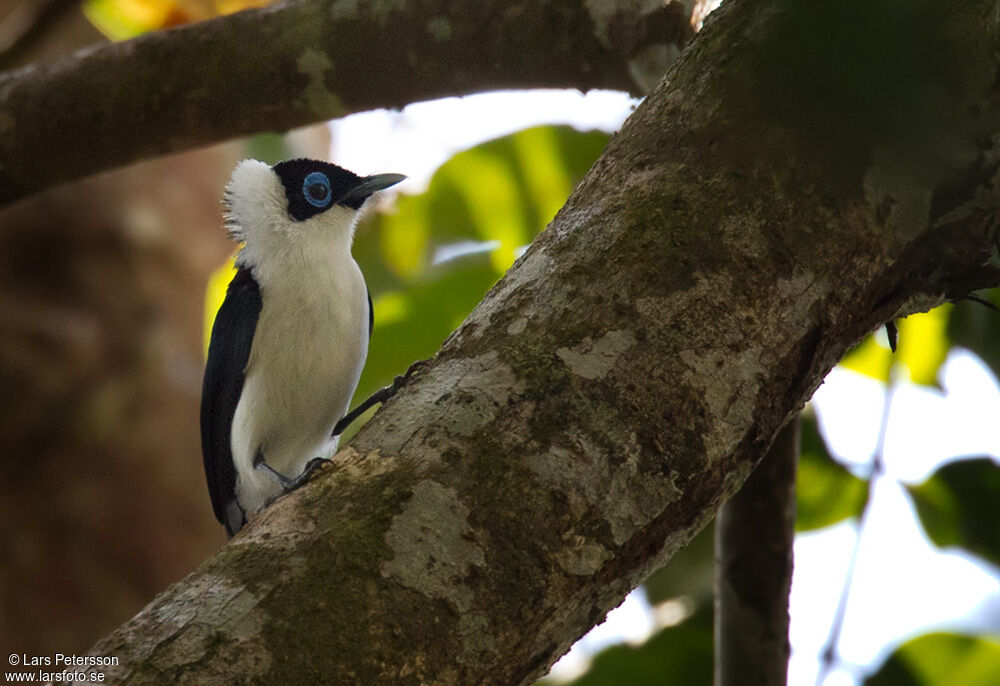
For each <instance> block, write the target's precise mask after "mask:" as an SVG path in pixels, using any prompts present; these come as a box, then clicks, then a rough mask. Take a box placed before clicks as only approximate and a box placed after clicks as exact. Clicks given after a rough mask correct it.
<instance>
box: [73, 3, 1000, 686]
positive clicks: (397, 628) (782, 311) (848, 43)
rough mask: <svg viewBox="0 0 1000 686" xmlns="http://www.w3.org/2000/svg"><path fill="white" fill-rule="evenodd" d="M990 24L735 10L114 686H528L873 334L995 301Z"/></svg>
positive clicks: (921, 9) (122, 644)
mask: <svg viewBox="0 0 1000 686" xmlns="http://www.w3.org/2000/svg"><path fill="white" fill-rule="evenodd" d="M998 12H1000V4H998V3H997V2H996V1H995V0H994V1H990V2H986V1H980V2H960V3H951V4H949V5H948V6H947V7H945V6H943V5H941V4H940V3H937V2H913V1H912V0H905V1H904V0H890V1H889V2H883V3H869V2H865V1H863V0H849V1H848V2H842V3H837V4H835V5H824V6H816V5H815V4H814V3H801V2H797V1H796V0H763V1H760V2H748V1H745V0H744V1H740V0H730V1H729V2H727V3H726V4H724V5H723V7H722V9H721V10H719V11H718V12H717V13H716V15H713V17H712V18H710V20H709V22H708V25H707V26H706V28H705V29H704V30H703V31H702V33H701V34H700V35H699V37H698V38H696V39H695V41H693V43H692V44H691V46H690V48H689V49H688V50H687V51H686V52H685V53H684V55H682V57H681V58H680V60H679V61H678V62H677V63H675V66H674V67H673V68H672V69H671V71H670V72H669V73H668V75H667V77H666V80H664V81H663V82H662V83H661V84H660V86H658V87H657V89H656V90H655V91H654V92H653V93H652V94H651V95H650V96H649V98H648V99H647V100H646V101H645V102H644V103H643V104H642V105H641V106H640V107H639V108H638V109H637V110H636V112H635V113H634V114H633V116H632V117H631V118H630V119H629V120H628V122H627V123H626V125H625V126H624V127H623V129H622V131H621V132H620V133H619V134H617V135H616V136H615V137H614V138H613V139H612V141H611V142H610V144H609V145H608V148H607V150H606V151H605V153H604V154H603V156H602V157H601V158H600V160H599V161H598V162H597V163H596V165H595V166H594V167H593V169H592V170H591V172H590V173H589V175H588V176H587V177H586V178H585V179H584V181H583V182H582V183H581V184H580V186H579V187H578V188H577V189H576V190H575V191H574V193H573V195H572V196H571V198H570V199H569V201H568V202H567V204H566V206H565V207H564V208H563V209H562V210H561V211H560V213H559V214H558V215H557V217H556V218H555V219H554V220H553V222H552V224H551V225H550V226H549V227H548V228H547V229H546V231H545V232H544V233H542V234H541V235H540V236H539V238H538V239H537V240H536V241H535V243H534V244H533V245H532V246H531V247H530V249H529V250H528V251H527V253H526V254H525V255H524V256H523V257H522V258H520V259H519V260H518V262H517V263H516V264H515V265H514V267H512V268H511V270H510V271H509V272H508V274H507V275H506V276H505V277H504V279H503V280H502V281H501V282H500V283H498V284H497V285H496V286H495V287H494V288H493V289H492V290H491V291H490V292H489V293H488V294H487V296H486V297H485V298H484V300H483V301H482V303H481V304H480V305H479V306H478V307H477V308H476V310H475V311H474V312H473V313H472V315H470V317H469V318H468V319H467V320H466V321H465V322H464V323H463V324H462V326H461V327H460V328H459V329H458V330H457V331H456V332H455V333H454V334H453V335H452V336H451V337H450V338H449V339H448V340H447V341H446V342H445V344H444V345H443V347H442V348H441V350H440V351H439V353H438V354H437V355H436V356H435V357H434V358H433V359H432V360H431V361H430V364H429V366H428V367H427V368H426V369H424V370H423V371H421V372H420V373H419V374H418V375H417V376H416V377H415V378H414V379H413V380H412V382H411V383H410V384H409V385H408V386H407V387H406V388H405V389H404V390H403V391H402V392H401V393H400V394H399V395H398V396H397V397H396V398H394V399H393V400H391V401H390V402H389V403H387V404H386V406H385V407H383V408H382V410H381V411H380V412H379V413H378V414H377V415H376V416H375V417H374V419H373V420H372V421H371V422H370V423H369V424H368V425H367V426H365V427H364V428H363V429H362V431H361V432H360V433H359V434H358V435H357V437H356V438H355V439H354V441H353V442H352V443H351V444H350V445H349V446H347V447H345V448H344V449H343V450H342V451H341V452H340V453H339V456H338V459H339V465H338V466H337V467H336V468H328V469H325V470H324V471H323V472H322V473H321V475H320V476H319V477H318V478H317V479H316V480H315V481H313V482H312V483H310V484H308V485H307V486H306V487H304V488H302V489H301V490H299V491H298V492H296V493H294V494H292V495H290V496H288V497H286V498H283V499H282V500H280V501H279V502H277V503H276V504H275V505H274V506H273V507H271V508H270V509H269V510H267V511H266V512H265V513H264V514H263V515H262V516H261V517H259V518H257V519H256V520H255V521H254V522H253V523H252V524H251V525H250V526H249V527H248V528H247V529H246V530H245V531H244V532H243V533H242V534H241V535H239V536H237V537H236V538H235V539H234V540H233V541H232V542H231V543H230V544H229V545H226V546H225V547H224V548H222V549H221V550H220V551H219V553H218V554H217V555H216V556H214V557H213V558H211V559H209V560H208V561H206V562H205V563H204V564H203V565H202V566H201V567H199V568H198V569H197V570H196V571H194V572H193V573H192V574H191V575H189V576H188V577H187V578H185V579H184V580H183V581H181V582H180V583H178V584H176V585H174V586H173V587H171V588H170V589H168V590H167V591H166V592H164V593H163V594H161V595H160V596H159V597H158V598H156V599H155V600H154V601H153V602H152V603H151V604H150V605H149V606H148V607H147V608H146V609H145V610H144V611H143V612H142V613H140V614H139V615H138V616H136V617H135V618H134V619H133V620H132V621H130V622H128V623H127V624H126V625H124V626H123V627H121V628H120V629H119V630H118V631H116V632H115V633H113V634H112V635H110V636H108V637H107V638H105V639H104V640H102V641H101V642H99V643H98V644H97V645H96V646H95V647H94V649H93V651H94V653H95V654H100V655H107V656H116V657H118V658H119V660H120V662H121V664H120V665H119V666H117V667H114V668H99V669H100V670H101V671H104V672H106V674H107V675H108V678H109V679H110V680H111V681H112V682H116V683H170V682H173V681H177V680H183V679H187V680H190V681H191V682H196V683H201V684H210V683H227V684H228V683H233V682H234V681H246V682H259V683H289V684H298V683H318V682H323V683H344V684H353V683H413V684H417V683H438V684H467V683H477V684H525V683H530V682H531V681H532V680H533V679H534V678H536V677H538V676H539V675H541V674H542V673H544V672H545V670H546V668H547V666H548V665H550V664H551V663H552V661H553V660H554V659H556V658H557V657H558V656H559V655H560V654H561V653H562V652H563V651H565V650H566V649H567V648H568V647H569V646H570V644H571V643H572V642H573V641H574V640H575V639H576V638H578V637H579V636H580V635H582V634H583V633H584V632H585V631H586V630H587V629H588V628H589V627H591V626H592V625H593V624H594V623H595V622H597V621H599V620H600V619H601V618H602V617H603V616H604V614H605V613H606V612H607V611H608V610H609V609H610V608H612V607H614V606H615V605H616V604H618V603H619V602H620V601H621V599H622V598H623V597H624V595H625V594H626V593H627V592H628V591H629V590H630V589H632V588H633V587H635V586H636V585H637V584H638V583H640V582H641V581H642V580H643V579H644V578H645V577H646V575H648V574H649V573H650V572H651V571H652V570H654V569H655V568H657V567H659V566H660V565H662V564H664V563H665V562H666V561H667V560H668V559H669V558H670V556H671V554H672V553H673V552H674V551H676V550H677V549H678V548H679V547H681V546H683V545H684V544H685V543H686V542H687V541H688V540H689V539H690V538H691V536H693V535H694V533H695V532H696V531H698V530H699V529H700V528H701V526H702V525H703V524H704V523H705V522H706V521H708V520H709V519H710V518H711V517H712V516H713V515H714V514H715V512H716V510H717V508H718V507H719V505H720V503H721V502H723V501H724V500H725V499H726V498H727V497H728V496H730V495H732V494H733V493H734V492H735V491H736V490H737V489H738V488H739V486H740V484H741V483H742V482H743V480H744V479H745V478H746V476H747V475H748V474H749V472H750V471H751V469H752V467H753V466H754V464H755V463H756V461H757V460H759V459H760V457H761V456H762V455H763V453H764V452H765V451H766V449H767V447H768V446H769V445H770V444H771V442H772V439H773V438H774V436H775V434H776V432H777V431H778V429H779V427H781V426H782V425H783V424H784V423H785V422H786V420H787V419H788V417H789V415H790V414H792V413H793V412H795V411H797V410H798V409H799V408H800V407H801V406H802V404H803V403H804V402H805V401H806V400H807V399H808V398H809V396H810V395H811V394H812V392H813V390H814V389H815V388H816V387H817V385H818V384H819V383H820V382H821V380H822V379H823V376H824V375H825V374H826V372H827V371H828V370H829V369H830V368H831V367H832V366H833V364H834V363H835V362H836V361H837V360H838V359H839V358H840V357H841V355H842V354H843V353H844V352H845V351H846V350H847V349H848V348H849V346H851V345H852V344H854V343H855V342H857V341H858V340H859V339H860V338H861V337H862V336H863V335H864V334H865V333H867V332H869V331H871V330H873V329H874V328H875V327H877V326H879V325H880V324H882V323H883V322H885V321H887V320H889V319H891V318H893V317H898V316H902V315H905V314H907V313H912V312H916V311H919V310H924V309H927V308H929V307H931V306H933V305H936V304H938V303H940V302H942V301H944V300H946V299H949V298H955V297H958V296H961V295H963V294H965V293H967V292H969V291H970V290H972V289H976V288H980V287H985V286H990V285H995V284H997V283H1000V268H998V267H997V264H996V262H995V261H993V262H991V261H990V260H991V254H992V253H991V250H992V248H993V244H994V240H995V238H996V231H997V208H998V203H997V186H996V181H997V178H996V175H997V167H998V162H997V160H998V159H1000V157H998V154H997V152H998V151H997V147H996V141H997V137H996V133H997V132H998V131H1000V121H998V112H1000V108H998V102H997V92H996V88H995V84H996V83H997V79H996V77H997V67H998V62H997V60H998V54H1000V50H998V48H1000V42H998V34H997V16H998Z"/></svg>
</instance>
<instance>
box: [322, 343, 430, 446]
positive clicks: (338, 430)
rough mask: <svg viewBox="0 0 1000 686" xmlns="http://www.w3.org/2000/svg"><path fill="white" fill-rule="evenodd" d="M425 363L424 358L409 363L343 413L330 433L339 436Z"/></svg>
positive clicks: (389, 395) (401, 385)
mask: <svg viewBox="0 0 1000 686" xmlns="http://www.w3.org/2000/svg"><path fill="white" fill-rule="evenodd" d="M426 365H427V361H426V360H418V361H417V362H414V363H413V364H411V365H410V367H409V369H407V370H406V373H404V374H401V375H400V376H397V377H396V378H395V379H393V381H392V383H391V384H389V385H388V386H383V387H382V388H380V389H378V390H377V391H375V392H374V393H372V394H371V396H370V397H369V398H368V399H367V400H365V401H364V402H363V403H361V404H360V405H358V406H357V407H355V408H354V409H353V410H351V411H350V412H348V413H347V414H346V415H344V417H343V419H341V420H340V421H339V422H337V425H336V426H335V427H333V434H331V435H333V436H339V435H340V434H342V433H344V429H346V428H347V427H349V426H350V425H351V423H352V422H353V421H354V420H355V419H357V418H358V417H360V416H361V415H362V414H363V413H364V412H365V410H367V409H368V408H370V407H371V406H372V405H374V404H375V403H384V402H385V401H386V400H388V399H389V398H391V397H392V396H394V395H396V393H397V392H398V391H399V389H400V388H402V387H403V386H405V385H406V384H407V382H408V381H409V380H410V377H411V376H413V374H414V372H416V371H417V370H418V369H420V368H421V367H424V366H426Z"/></svg>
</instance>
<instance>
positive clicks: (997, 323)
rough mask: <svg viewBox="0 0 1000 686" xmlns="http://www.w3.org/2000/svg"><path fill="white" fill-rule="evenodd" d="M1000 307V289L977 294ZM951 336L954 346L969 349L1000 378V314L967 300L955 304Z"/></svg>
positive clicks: (949, 325)
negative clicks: (999, 343) (998, 342)
mask: <svg viewBox="0 0 1000 686" xmlns="http://www.w3.org/2000/svg"><path fill="white" fill-rule="evenodd" d="M978 295H979V297H981V298H983V299H984V300H986V301H988V302H991V303H993V304H994V305H996V306H998V307H1000V288H993V289H990V290H988V291H983V292H982V293H979V294H978ZM948 336H949V337H950V338H951V342H952V343H953V344H954V345H960V346H962V347H963V348H968V349H969V350H971V351H972V352H974V353H975V354H976V355H979V357H980V358H981V359H982V360H983V362H985V363H986V364H987V366H988V367H989V368H990V369H991V370H993V374H994V376H996V377H997V378H1000V345H997V341H1000V313H998V312H994V311H993V310H991V309H989V308H988V307H986V306H984V305H982V304H980V303H976V302H971V301H968V300H964V301H962V302H960V303H956V304H955V306H954V307H953V308H952V310H951V317H950V318H949V320H948Z"/></svg>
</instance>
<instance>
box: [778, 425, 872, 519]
mask: <svg viewBox="0 0 1000 686" xmlns="http://www.w3.org/2000/svg"><path fill="white" fill-rule="evenodd" d="M795 494H796V508H797V509H796V517H795V529H796V531H810V530H812V529H821V528H823V527H826V526H830V525H832V524H836V523H837V522H839V521H841V520H844V519H847V518H848V517H857V516H859V515H860V514H861V512H862V511H863V510H864V508H865V505H866V504H867V502H868V484H867V483H866V482H865V481H863V480H862V479H859V478H857V477H856V476H854V475H853V474H851V473H850V472H848V471H847V470H846V469H844V467H843V466H841V465H840V464H839V463H838V462H836V461H835V460H834V459H833V458H832V457H831V456H830V453H829V451H828V450H827V448H826V443H825V442H824V441H823V437H822V436H821V435H820V433H819V428H818V426H817V424H816V417H815V415H811V414H808V413H803V414H802V448H801V453H800V455H799V469H798V475H797V476H796V484H795Z"/></svg>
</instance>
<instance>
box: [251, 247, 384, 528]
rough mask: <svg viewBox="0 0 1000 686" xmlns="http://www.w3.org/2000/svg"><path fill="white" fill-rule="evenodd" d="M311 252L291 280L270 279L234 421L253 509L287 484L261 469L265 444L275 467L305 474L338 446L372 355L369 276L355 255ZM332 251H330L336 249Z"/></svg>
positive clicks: (265, 284)
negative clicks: (258, 462)
mask: <svg viewBox="0 0 1000 686" xmlns="http://www.w3.org/2000/svg"><path fill="white" fill-rule="evenodd" d="M337 252H340V253H341V255H342V257H341V258H340V259H337V258H334V259H332V260H331V259H322V256H318V257H316V258H315V259H314V258H313V257H312V256H310V257H309V258H307V259H303V260H301V261H300V262H299V263H298V264H295V265H285V268H286V269H294V271H293V272H291V273H285V274H283V275H282V276H281V278H266V275H265V278H263V279H260V288H261V302H262V306H261V311H260V317H259V319H258V321H257V329H256V332H255V334H254V340H253V347H252V349H251V352H250V362H249V364H248V366H247V373H246V381H245V382H244V387H243V393H242V395H241V396H240V402H239V405H238V406H237V408H236V414H235V416H234V419H233V432H232V439H233V441H232V446H233V460H234V462H235V464H236V471H237V480H236V497H237V499H238V500H239V502H240V505H241V506H242V507H243V509H244V510H245V511H246V512H247V514H251V513H254V512H256V511H258V510H259V509H260V508H261V507H262V506H263V505H264V503H265V501H266V500H267V499H268V498H271V497H273V496H275V495H277V494H278V493H279V492H280V491H281V488H280V486H279V485H278V483H277V481H276V480H275V479H274V477H273V476H272V475H270V474H268V473H267V472H266V471H264V470H260V469H255V468H254V467H253V463H254V458H255V456H256V454H257V450H258V448H259V449H260V450H261V451H262V454H263V457H264V459H265V460H266V461H267V463H268V465H270V466H271V467H272V468H273V469H275V470H277V471H279V472H281V473H282V474H284V475H285V476H287V477H289V478H293V477H295V476H298V474H299V473H301V471H302V469H303V467H304V466H305V464H306V462H308V461H309V460H310V459H312V458H314V457H329V456H330V455H331V454H332V453H333V452H334V450H335V449H336V441H335V440H331V438H330V434H331V432H332V431H333V427H334V425H335V424H336V423H337V421H338V420H339V419H340V418H341V417H343V416H344V415H345V414H346V413H347V411H348V409H349V404H350V402H351V397H352V396H353V394H354V389H355V388H356V387H357V384H358V379H359V377H360V376H361V369H362V367H363V366H364V363H365V357H366V356H367V354H368V337H369V332H368V297H367V290H366V288H365V281H364V277H363V276H362V274H361V270H360V269H359V268H358V265H357V264H356V263H355V262H354V260H353V259H352V258H351V256H350V253H349V252H347V251H337ZM327 254H329V253H327Z"/></svg>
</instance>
